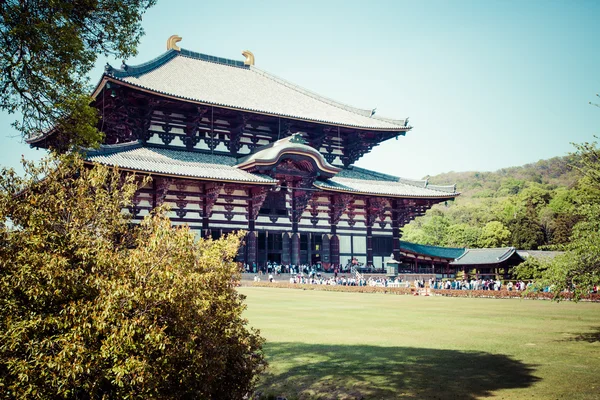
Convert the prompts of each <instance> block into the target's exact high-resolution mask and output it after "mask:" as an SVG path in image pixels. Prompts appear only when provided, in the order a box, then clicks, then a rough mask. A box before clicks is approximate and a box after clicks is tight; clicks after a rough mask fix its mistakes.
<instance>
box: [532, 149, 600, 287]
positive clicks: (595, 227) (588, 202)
mask: <svg viewBox="0 0 600 400" xmlns="http://www.w3.org/2000/svg"><path fill="white" fill-rule="evenodd" d="M575 147H576V148H577V152H576V155H578V156H579V158H580V160H581V162H580V164H579V165H576V166H575V168H577V170H578V171H580V172H581V173H582V175H583V178H582V179H581V180H580V181H579V183H578V187H577V196H576V202H577V207H576V215H577V220H578V222H577V223H576V224H575V225H574V226H573V230H572V235H571V238H570V242H568V243H567V244H566V245H565V249H566V250H567V251H566V253H565V254H564V255H562V256H559V257H556V258H555V259H554V260H553V262H552V263H551V264H550V266H549V267H548V269H547V270H546V271H544V273H543V275H542V279H541V281H540V284H541V285H552V286H553V287H554V288H555V291H556V292H559V291H562V290H565V289H569V290H573V291H574V293H575V296H576V298H578V297H579V296H581V295H583V294H586V293H589V291H590V290H591V289H592V288H593V287H594V286H595V285H598V284H599V283H600V149H598V147H597V144H596V143H595V142H594V143H583V144H576V145H575Z"/></svg>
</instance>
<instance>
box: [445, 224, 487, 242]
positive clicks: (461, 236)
mask: <svg viewBox="0 0 600 400" xmlns="http://www.w3.org/2000/svg"><path fill="white" fill-rule="evenodd" d="M447 232H448V235H447V239H446V245H447V246H450V247H477V243H478V241H479V236H480V235H481V229H479V228H477V227H473V226H470V225H468V224H465V223H462V224H453V225H450V226H449V227H448V231H447Z"/></svg>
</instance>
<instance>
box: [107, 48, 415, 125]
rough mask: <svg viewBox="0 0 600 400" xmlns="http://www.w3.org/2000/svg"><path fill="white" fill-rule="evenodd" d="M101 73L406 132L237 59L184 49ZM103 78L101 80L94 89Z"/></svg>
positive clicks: (180, 93)
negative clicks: (135, 64) (142, 62)
mask: <svg viewBox="0 0 600 400" xmlns="http://www.w3.org/2000/svg"><path fill="white" fill-rule="evenodd" d="M105 76H106V77H110V78H112V79H115V80H118V81H120V82H122V83H124V84H127V85H130V86H134V87H139V88H142V89H144V90H147V91H150V92H153V93H156V94H159V95H166V96H169V97H174V98H178V99H182V100H186V101H192V102H198V103H202V104H209V105H216V106H220V107H226V108H233V109H238V110H245V111H250V112H256V113H263V114H267V115H275V116H281V117H286V118H291V119H298V120H304V121H311V122H320V123H325V124H331V125H338V126H348V127H356V128H363V129H372V130H381V131H407V130H409V129H410V127H409V126H408V120H406V119H399V120H393V119H387V118H381V117H379V116H376V115H372V114H373V112H372V110H364V109H359V108H355V107H351V106H348V105H345V104H342V103H339V102H336V101H334V100H331V99H328V98H326V97H323V96H320V95H318V94H316V93H313V92H311V91H309V90H306V89H303V88H301V87H299V86H297V85H294V84H292V83H289V82H287V81H285V80H283V79H281V78H278V77H276V76H274V75H271V74H269V73H267V72H265V71H262V70H260V69H258V68H256V67H254V66H253V65H244V62H242V61H236V60H229V59H225V58H218V57H214V56H209V55H206V54H200V53H196V52H193V51H189V50H186V49H180V50H175V49H171V50H168V51H167V52H166V53H164V54H162V55H161V56H159V57H157V58H155V59H154V60H151V61H149V62H146V63H144V64H141V65H138V66H127V65H124V66H123V68H122V69H116V68H113V67H111V66H107V68H106V73H105ZM105 82H106V79H104V80H102V81H101V83H100V86H99V87H98V89H97V90H96V94H97V93H99V89H100V88H101V87H102V86H103V84H104V83H105Z"/></svg>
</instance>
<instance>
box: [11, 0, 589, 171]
mask: <svg viewBox="0 0 600 400" xmlns="http://www.w3.org/2000/svg"><path fill="white" fill-rule="evenodd" d="M599 21H600V2H599V1H563V2H559V1H452V2H450V1H410V2H409V1H376V0H370V1H364V0H363V1H347V0H345V1H328V0H321V1H302V2H293V1H260V2H253V1H218V2H215V1H210V2H203V1H183V0H181V1H178V0H159V3H158V4H157V6H155V7H154V8H152V9H150V10H149V11H148V13H147V14H146V16H145V17H144V22H143V24H144V28H145V30H146V36H145V37H144V38H143V39H142V42H141V44H140V46H139V56H138V57H136V58H135V59H132V60H128V64H130V65H132V64H137V63H140V62H143V61H147V60H149V59H151V58H154V57H156V56H157V55H159V54H161V53H162V52H164V51H165V43H166V39H167V38H168V37H169V36H170V35H172V34H178V35H180V36H182V37H183V40H182V41H181V42H180V43H179V45H180V46H181V47H184V48H186V49H189V50H194V51H198V52H201V53H206V54H211V55H216V56H221V57H227V58H233V59H238V60H243V57H242V55H241V54H240V53H241V51H242V50H245V49H248V50H250V51H252V52H253V53H254V55H255V57H256V65H257V66H258V67H259V68H261V69H263V70H266V71H269V72H270V73H272V74H275V75H277V76H279V77H281V78H284V79H287V80H289V81H291V82H293V83H296V84H298V85H301V86H303V87H306V88H307V89H310V90H313V91H315V92H317V93H320V94H322V95H325V96H327V97H331V98H334V99H336V100H338V101H341V102H344V103H347V104H350V105H354V106H357V107H362V108H373V107H377V114H378V115H381V116H387V117H392V118H404V117H410V124H411V125H412V126H414V129H413V130H412V131H410V132H409V133H407V135H406V137H400V138H399V140H397V141H396V140H392V141H388V142H385V143H383V144H382V145H380V146H379V147H376V148H375V149H374V150H373V151H372V152H371V153H370V154H368V155H366V156H365V157H363V158H362V159H361V160H360V161H359V163H358V165H359V166H362V167H365V168H369V169H374V170H377V171H380V172H384V173H389V174H394V175H399V176H403V177H408V178H420V177H423V176H425V175H428V174H429V175H434V174H437V173H440V172H446V171H468V170H480V171H490V170H496V169H499V168H502V167H509V166H514V165H522V164H525V163H529V162H534V161H537V160H539V159H545V158H550V157H554V156H560V155H565V154H566V153H568V152H570V151H572V146H571V145H570V143H571V142H583V141H591V140H593V135H599V134H600V109H598V108H596V107H593V106H590V105H588V102H589V101H595V100H600V99H598V98H596V97H595V93H597V92H600V45H599V44H600V22H599ZM106 61H107V60H106V59H105V58H104V57H100V58H99V60H98V68H97V69H96V71H95V72H94V74H92V81H93V83H94V84H95V83H96V81H97V80H98V79H99V78H100V75H101V71H102V66H103V65H104V63H105V62H106ZM111 63H112V64H113V65H114V66H119V65H120V64H121V62H120V60H118V61H114V60H111ZM182 84H184V83H183V82H182ZM12 119H13V118H11V116H6V115H0V127H2V128H3V130H2V133H0V164H1V165H4V166H6V165H8V166H16V165H17V164H18V160H19V158H20V155H21V154H26V156H28V157H29V156H32V155H33V156H39V155H40V154H42V152H41V151H32V150H29V149H28V148H27V146H26V145H24V144H22V143H21V142H20V140H19V139H18V138H14V136H15V135H16V133H15V132H14V131H12V130H11V128H10V127H9V124H10V121H11V120H12Z"/></svg>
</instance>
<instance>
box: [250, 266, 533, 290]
mask: <svg viewBox="0 0 600 400" xmlns="http://www.w3.org/2000/svg"><path fill="white" fill-rule="evenodd" d="M261 273H262V271H260V270H259V273H258V274H255V275H254V281H255V282H256V281H260V280H261V276H262V274H261ZM281 274H286V275H287V274H289V278H288V277H285V278H283V279H284V281H289V283H292V284H308V285H332V286H333V285H341V286H378V287H405V288H411V287H414V288H415V289H424V288H430V289H439V290H508V291H524V290H526V289H528V288H529V287H530V286H531V285H532V284H533V282H531V281H529V282H524V281H522V280H519V281H516V282H514V283H513V281H508V282H507V283H503V282H502V281H500V280H499V279H483V278H479V279H470V280H468V279H463V280H460V279H444V280H440V279H435V278H432V279H429V280H428V281H425V280H423V279H415V280H414V281H409V280H402V279H401V278H386V277H368V278H365V277H363V276H362V275H360V274H357V275H354V274H352V275H348V276H346V275H338V274H337V273H335V274H334V275H333V276H325V275H324V274H321V272H320V271H318V270H317V268H315V267H314V266H313V267H310V266H306V265H304V266H299V267H296V268H294V267H289V266H284V269H281V270H280V269H277V268H273V269H268V270H267V271H266V274H265V275H268V277H267V279H268V281H269V282H275V281H276V277H277V278H279V277H280V275H281ZM288 279H289V280H288Z"/></svg>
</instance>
